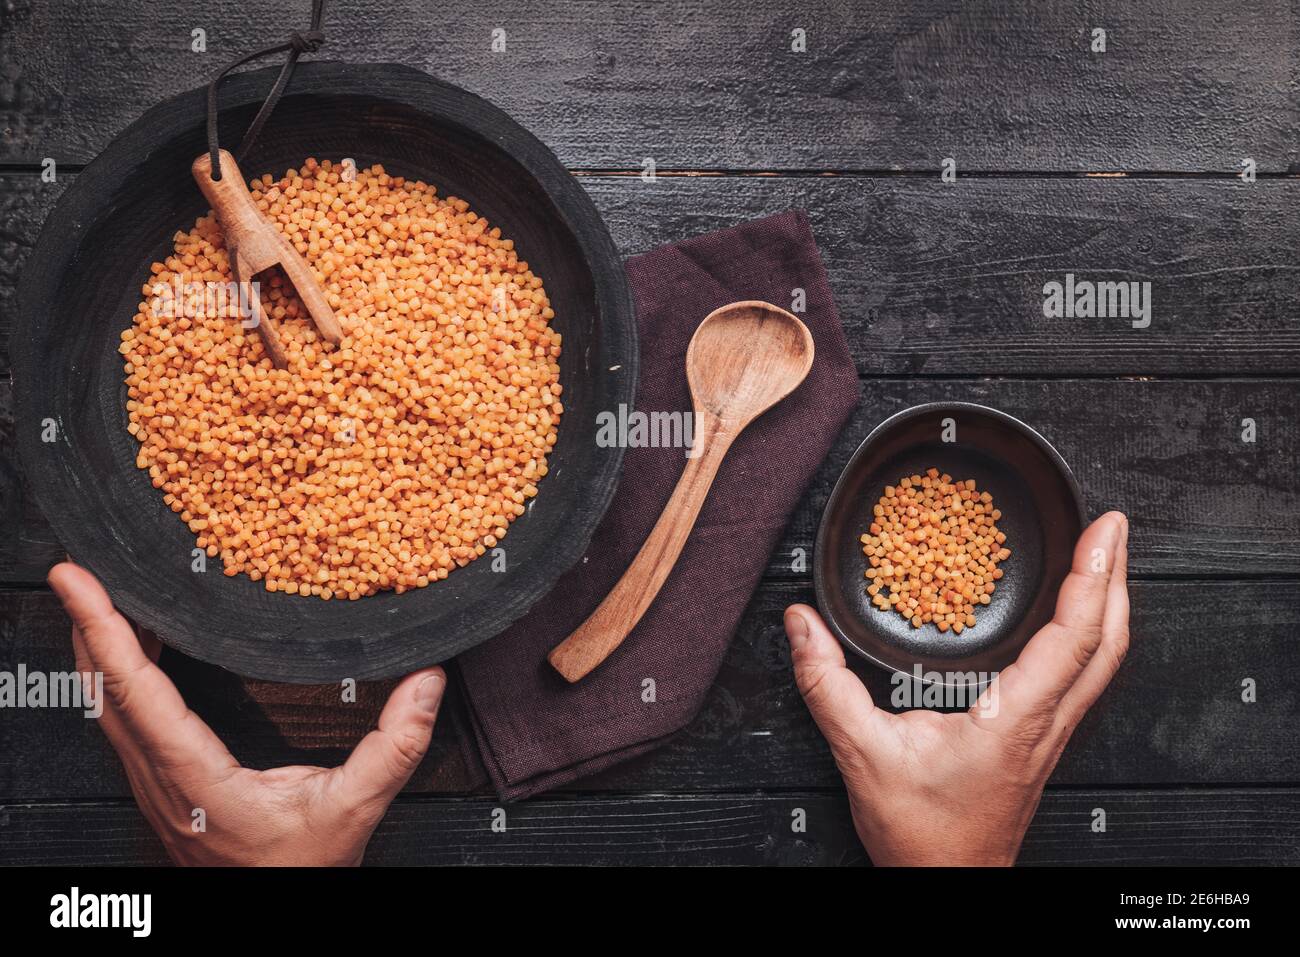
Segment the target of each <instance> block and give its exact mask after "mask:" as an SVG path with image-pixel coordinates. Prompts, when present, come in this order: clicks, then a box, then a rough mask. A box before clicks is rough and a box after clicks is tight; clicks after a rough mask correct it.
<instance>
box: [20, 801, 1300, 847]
mask: <svg viewBox="0 0 1300 957" xmlns="http://www.w3.org/2000/svg"><path fill="white" fill-rule="evenodd" d="M497 806H498V805H497V804H496V802H494V801H491V800H476V801H456V800H437V799H409V798H408V799H399V800H398V801H397V802H395V803H394V804H393V805H392V806H391V807H390V808H389V810H388V815H387V817H385V818H384V820H383V821H382V822H381V823H380V825H379V828H378V829H377V830H376V831H375V836H374V838H373V839H372V840H371V842H370V845H369V847H368V849H367V851H366V857H365V863H366V864H369V865H454V864H459V865H485V864H514V865H518V864H552V865H554V864H567V865H588V866H592V865H613V864H619V865H626V864H639V865H701V864H710V865H741V864H751V865H752V864H763V865H783V866H789V865H804V866H808V865H819V866H834V865H855V864H857V865H861V864H866V863H869V862H868V859H867V856H866V854H865V852H864V851H863V849H862V846H861V845H860V844H859V843H858V840H857V836H856V835H855V834H854V832H853V825H852V820H851V818H850V817H849V810H848V804H847V802H846V801H845V800H844V798H843V796H842V795H835V794H826V793H822V792H812V793H809V792H792V793H789V794H763V793H748V794H743V793H742V794H735V795H724V796H715V795H676V796H671V795H644V796H634V797H619V796H608V797H574V798H572V799H569V800H564V799H559V800H538V801H528V802H526V803H524V804H519V805H514V806H510V807H507V808H506V809H505V810H506V825H507V826H506V830H505V832H504V833H500V832H493V831H492V829H491V820H492V813H493V810H494V808H496V807H497ZM1096 808H1103V809H1105V811H1106V817H1107V830H1106V832H1105V833H1104V834H1095V833H1093V832H1092V830H1091V829H1090V824H1091V821H1092V818H1093V811H1094V809H1096ZM799 810H802V811H803V814H804V817H805V819H806V821H807V830H806V831H804V832H801V833H795V832H793V830H792V828H791V822H792V820H793V816H794V814H795V812H796V811H799ZM1298 848H1300V791H1295V790H1279V791H1268V790H1255V791H1243V790H1236V789H1232V790H1210V791H1181V790H1180V791H1143V790H1135V789H1126V790H1117V791H1102V792H1098V791H1066V792H1061V791H1057V792H1051V791H1049V792H1048V793H1047V794H1046V795H1044V797H1043V802H1042V804H1041V805H1040V806H1039V809H1038V813H1037V815H1036V816H1035V818H1034V821H1033V823H1032V824H1031V825H1030V827H1029V833H1028V834H1027V835H1026V837H1025V843H1024V846H1023V847H1022V849H1021V854H1020V863H1021V864H1022V865H1030V866H1032V865H1045V864H1054V865H1084V864H1133V863H1142V864H1183V865H1188V864H1222V865H1247V864H1254V865H1261V864H1262V865H1270V864H1271V865H1279V864H1291V865H1294V864H1296V863H1297V862H1300V851H1298V850H1297V849H1298ZM166 860H167V859H166V856H165V854H164V853H163V850H162V845H161V844H159V843H158V840H157V838H155V837H154V836H153V833H152V832H151V831H150V830H149V828H148V825H147V824H146V823H145V821H144V818H143V817H142V816H141V815H140V813H139V811H137V810H136V809H135V807H134V806H132V805H129V804H126V803H121V802H117V803H105V802H97V803H93V804H72V805H69V804H45V805H17V804H10V805H0V864H5V865H14V864H164V863H166Z"/></svg>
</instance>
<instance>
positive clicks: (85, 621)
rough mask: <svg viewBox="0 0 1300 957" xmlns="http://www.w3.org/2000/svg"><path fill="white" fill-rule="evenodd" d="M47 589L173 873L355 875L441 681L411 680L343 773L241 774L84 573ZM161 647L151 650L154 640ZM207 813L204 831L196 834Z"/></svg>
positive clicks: (74, 570) (428, 726) (420, 743)
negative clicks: (301, 869) (313, 870)
mask: <svg viewBox="0 0 1300 957" xmlns="http://www.w3.org/2000/svg"><path fill="white" fill-rule="evenodd" d="M49 582H50V586H51V587H52V588H53V589H54V591H55V593H56V594H57V595H58V596H59V600H60V601H62V602H63V607H64V609H65V610H66V611H67V612H68V614H69V615H70V616H71V618H72V644H73V648H74V649H75V651H76V655H77V670H78V671H81V672H83V673H84V672H100V673H102V674H103V676H104V712H103V714H102V715H101V716H100V718H99V723H100V726H101V727H102V728H103V729H104V733H105V734H106V735H108V740H109V741H110V743H112V745H113V747H114V749H116V751H117V753H118V756H119V757H120V758H121V759H122V763H123V765H125V767H126V776H127V779H128V780H129V781H130V784H131V791H132V793H134V795H135V799H136V803H137V804H139V805H140V810H141V811H143V812H144V816H145V817H146V818H147V819H148V821H149V823H150V824H151V825H152V826H153V829H154V830H155V831H156V832H157V833H158V836H159V837H160V838H162V842H163V844H164V846H165V847H166V848H167V853H168V854H169V855H170V856H171V858H172V860H173V861H175V862H176V863H177V864H206V865H219V864H220V865H231V864H234V865H240V864H277V865H280V864H283V865H290V864H292V865H340V864H345V865H353V864H359V863H361V856H362V854H363V853H364V851H365V848H366V842H367V841H368V840H369V839H370V835H371V833H373V831H374V829H375V826H376V825H377V824H378V823H379V821H380V819H381V818H382V817H383V816H384V812H385V811H387V809H388V805H389V802H391V801H392V800H393V798H394V797H395V796H396V795H397V792H398V791H400V790H401V789H402V786H403V785H404V784H405V783H406V782H407V780H408V779H409V778H410V776H411V773H412V772H413V771H414V770H415V768H416V766H417V765H418V764H419V763H420V759H421V758H423V757H424V752H425V750H426V749H427V748H428V746H429V738H430V736H431V735H432V733H433V725H434V721H435V720H436V718H437V715H438V707H439V705H440V704H441V702H442V693H443V690H444V689H445V688H446V686H447V677H446V675H445V674H444V673H443V671H442V669H441V668H429V669H426V670H424V671H417V672H415V673H414V674H411V675H408V676H407V677H406V678H405V679H404V680H402V681H401V682H400V683H399V684H398V686H397V687H396V688H394V689H393V693H392V694H391V695H390V696H389V698H388V703H387V704H386V705H385V706H384V710H383V713H382V714H380V716H379V727H378V729H377V730H375V731H371V732H370V734H368V735H367V736H366V737H365V738H363V739H362V741H361V743H360V744H358V745H357V747H356V749H355V750H354V751H353V752H352V755H351V756H350V757H349V758H348V760H347V762H346V763H345V764H343V765H342V766H341V767H338V768H333V769H328V768H315V767H305V766H295V767H284V768H274V769H272V770H268V771H254V770H251V769H249V768H244V767H241V766H240V764H239V762H238V761H236V760H235V759H234V757H233V756H232V755H231V754H230V752H229V751H228V750H226V746H225V745H224V744H222V743H221V741H220V739H219V738H217V736H216V735H215V734H213V732H212V729H211V728H209V727H208V726H207V725H206V724H205V723H204V722H203V720H202V719H201V718H200V717H199V716H198V715H196V714H195V713H194V712H193V711H191V710H189V708H187V707H186V706H185V701H184V700H183V699H182V698H181V695H180V692H178V691H177V690H176V686H175V685H174V684H172V682H171V679H170V678H168V677H167V676H166V675H165V674H164V673H163V671H162V669H161V668H159V667H158V666H157V665H156V664H154V662H153V661H152V660H151V657H156V647H155V649H154V654H153V655H152V656H151V655H150V654H147V653H146V651H145V649H144V648H143V647H142V646H141V642H140V640H139V639H137V637H136V635H135V632H134V630H133V629H132V627H131V625H130V623H128V622H127V620H126V619H125V618H123V617H122V616H121V615H120V614H118V613H117V611H116V610H115V609H114V608H113V603H112V602H111V601H110V600H109V597H108V594H107V593H106V592H105V591H104V589H103V587H102V586H101V585H100V584H99V582H98V581H96V580H95V578H94V576H92V575H91V574H90V573H89V572H87V571H86V570H85V569H83V568H80V567H78V566H77V565H73V564H71V563H68V562H65V563H63V564H60V565H56V566H55V567H54V568H53V569H52V570H51V571H50V575H49ZM154 641H155V642H156V639H154ZM198 811H202V819H203V822H204V825H205V829H203V830H196V828H195V822H196V813H197V812H198Z"/></svg>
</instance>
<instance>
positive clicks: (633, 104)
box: [0, 0, 1298, 171]
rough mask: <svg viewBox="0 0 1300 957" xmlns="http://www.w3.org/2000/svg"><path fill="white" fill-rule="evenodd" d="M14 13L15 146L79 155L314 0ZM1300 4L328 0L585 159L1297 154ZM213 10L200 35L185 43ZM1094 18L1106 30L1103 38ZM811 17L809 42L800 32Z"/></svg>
mask: <svg viewBox="0 0 1300 957" xmlns="http://www.w3.org/2000/svg"><path fill="white" fill-rule="evenodd" d="M0 15H2V16H3V21H0V38H2V39H0V75H3V76H4V78H5V81H4V83H3V85H0V111H3V114H4V117H5V122H6V125H7V126H8V127H9V129H10V130H11V131H12V132H11V133H10V135H7V136H6V137H5V138H4V140H3V141H2V142H3V145H2V146H0V160H5V161H9V162H20V163H34V162H40V160H41V158H42V157H45V156H54V157H57V158H58V159H59V160H60V161H61V162H65V163H77V162H86V161H87V160H89V159H90V158H91V157H93V156H94V155H95V154H96V153H97V152H98V151H99V150H101V149H102V148H103V147H104V145H105V144H106V143H107V141H108V140H109V139H110V138H111V137H112V136H113V135H114V134H115V133H116V132H117V131H118V130H120V129H122V128H123V127H124V126H125V125H126V124H127V123H128V122H129V121H130V120H132V119H134V118H135V117H136V116H138V115H139V113H140V112H141V110H142V106H143V105H145V104H150V103H153V102H156V101H157V100H158V99H160V98H161V97H165V96H169V95H171V94H173V93H176V92H179V91H181V90H183V89H186V88H188V87H191V86H194V85H196V84H197V83H200V82H206V81H207V80H208V79H209V78H210V77H211V76H212V75H213V74H214V73H216V72H217V70H219V69H220V68H221V66H223V65H224V64H225V63H227V62H229V61H230V60H232V59H234V58H235V57H237V56H241V55H244V54H247V53H249V52H250V51H252V50H256V49H260V48H262V47H264V46H266V45H267V44H268V43H270V42H272V41H273V40H275V39H279V38H282V37H284V36H285V35H287V33H288V31H289V30H291V29H302V28H304V27H305V26H306V15H307V11H306V7H305V6H304V5H303V4H302V3H301V2H298V0H265V2H262V3H258V4H255V5H247V4H244V5H232V4H230V3H228V2H223V0H200V2H196V3H188V4H183V5H172V4H164V3H137V4H132V3H121V2H119V3H107V2H96V3H75V4H72V3H58V4H48V3H39V2H32V0H17V2H11V3H7V4H5V5H4V8H3V14H0ZM1295 24H1296V8H1295V4H1294V3H1293V2H1290V0H1270V2H1264V3H1258V4H1250V5H1246V6H1238V7H1235V8H1233V10H1232V13H1231V16H1227V15H1225V13H1224V11H1223V9H1222V7H1221V5H1220V4H1218V3H1216V2H1215V0H1189V2H1185V3H1182V4H1180V5H1179V8H1178V13H1177V15H1176V16H1164V15H1153V14H1152V13H1151V12H1150V11H1148V10H1144V9H1142V8H1141V7H1138V6H1134V5H1131V4H1125V3H1123V2H1120V0H1082V2H1076V3H1063V2H1050V3H1041V2H1034V0H1013V2H1003V3H988V4H985V3H978V4H975V3H964V2H961V0H924V2H916V3H910V4H906V5H898V4H891V3H887V2H881V0H873V2H865V3H852V4H849V3H841V2H837V0H816V2H812V3H805V4H801V5H800V6H799V7H798V8H791V7H789V5H788V4H783V3H781V2H779V0H752V2H750V3H746V4H745V5H744V6H743V7H740V6H735V5H729V4H698V3H694V2H690V0H670V2H665V3H655V4H644V3H641V2H638V0H613V2H609V3H604V4H601V5H599V6H593V5H590V4H587V3H572V2H571V3H563V4H545V5H533V4H529V3H527V2H525V0H506V2H504V3H495V4H492V5H491V6H486V7H485V6H481V5H475V4H470V3H467V2H459V3H454V4H450V5H445V6H442V7H439V8H438V10H437V15H436V16H435V17H431V15H430V10H429V8H428V5H427V4H426V3H423V2H422V0H354V2H352V3H349V4H347V5H346V6H345V5H343V4H338V5H334V6H333V7H331V8H330V9H329V11H328V12H327V17H326V22H325V33H326V36H327V38H328V41H327V45H326V46H325V48H324V49H323V50H322V51H321V54H320V55H321V56H327V57H329V58H332V59H346V60H350V61H353V62H367V61H369V62H375V61H389V60H395V61H399V62H403V63H407V64H409V65H412V66H416V67H419V68H422V69H425V70H428V71H430V72H432V73H434V74H435V75H437V76H439V77H440V78H442V79H445V80H448V81H450V82H452V83H456V84H458V85H461V86H464V87H466V88H467V89H469V90H471V91H473V92H476V93H479V94H481V95H483V96H486V97H487V98H489V99H491V100H493V101H495V102H496V103H497V104H498V105H499V106H501V107H502V108H504V109H505V110H507V111H508V112H510V113H512V114H513V115H514V116H516V117H517V118H518V119H520V120H521V121H522V122H524V123H525V124H527V125H528V126H529V127H530V128H531V129H532V130H533V131H534V132H536V133H537V134H538V135H539V136H540V137H541V138H542V139H543V140H544V141H546V142H547V143H548V144H549V145H550V146H551V147H552V148H553V149H555V150H556V151H557V152H558V153H559V154H560V156H561V158H562V159H563V160H564V162H565V163H566V164H568V165H570V166H574V167H583V168H606V167H613V168H620V169H629V168H631V169H639V168H640V167H641V165H642V162H643V159H644V158H645V157H647V156H649V157H654V159H655V162H656V163H657V164H658V166H659V167H660V168H669V167H673V168H679V169H696V168H723V169H731V168H746V169H790V168H797V169H808V168H815V169H844V168H852V169H860V168H868V169H897V168H907V169H937V168H938V166H939V163H940V160H941V159H942V158H943V157H945V156H952V157H955V158H956V159H957V161H958V163H959V165H960V168H963V169H970V170H975V169H993V170H1062V169H1064V170H1112V169H1156V170H1207V169H1213V170H1224V171H1228V170H1236V169H1238V168H1239V166H1238V163H1239V162H1240V160H1241V159H1242V158H1243V157H1246V156H1250V157H1253V158H1254V159H1255V160H1256V161H1257V162H1258V163H1259V164H1260V168H1261V169H1264V170H1284V169H1287V168H1288V167H1290V166H1292V165H1293V164H1294V163H1295V162H1296V158H1297V144H1296V140H1295V137H1294V135H1293V134H1294V130H1295V128H1296V125H1297V104H1296V99H1295V96H1294V92H1295V87H1296V82H1297V72H1298V68H1297V62H1298V61H1297V54H1296V45H1295V43H1294V28H1295ZM195 28H202V29H204V30H205V31H206V34H207V52H206V53H194V52H191V49H190V46H191V31H192V30H194V29H195ZM498 28H499V29H503V30H505V31H506V49H505V52H502V53H496V54H494V53H492V52H491V43H492V30H493V29H498ZM1096 28H1102V29H1105V30H1106V32H1107V50H1106V52H1105V53H1093V52H1092V51H1091V50H1090V45H1091V41H1092V31H1093V30H1094V29H1096ZM795 29H802V30H804V31H805V32H806V38H807V52H806V53H802V54H799V53H793V52H791V43H792V31H793V30H795ZM88 56H90V57H93V61H94V64H95V69H93V70H90V69H86V59H87V57H88ZM105 77H112V82H104V78H105ZM290 93H292V88H291V89H290ZM228 135H233V133H231V134H228Z"/></svg>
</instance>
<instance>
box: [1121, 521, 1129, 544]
mask: <svg viewBox="0 0 1300 957" xmlns="http://www.w3.org/2000/svg"><path fill="white" fill-rule="evenodd" d="M1119 540H1120V544H1121V545H1127V544H1128V516H1127V515H1125V516H1124V524H1123V527H1122V530H1121V531H1120V533H1119Z"/></svg>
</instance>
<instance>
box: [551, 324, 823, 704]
mask: <svg viewBox="0 0 1300 957" xmlns="http://www.w3.org/2000/svg"><path fill="white" fill-rule="evenodd" d="M812 361H813V340H812V335H811V334H810V333H809V332H808V327H807V326H805V325H804V324H803V323H802V322H800V321H799V320H798V319H796V318H795V317H794V316H792V315H790V313H788V312H786V311H785V310H784V309H779V308H777V307H776V306H773V305H771V304H770V303H766V302H755V301H747V302H733V303H731V305H728V306H723V307H722V308H721V309H716V310H714V311H713V312H711V313H709V314H708V315H707V316H706V317H705V318H704V321H703V322H702V323H700V327H699V328H698V329H696V330H695V335H694V336H692V337H691V344H690V346H689V347H688V348H687V350H686V378H687V381H688V382H689V383H690V387H691V400H692V403H693V405H694V407H695V443H694V445H693V446H692V450H691V457H690V458H689V459H688V460H687V462H686V469H685V471H683V472H682V477H681V479H679V480H678V482H677V488H676V489H675V490H674V491H673V495H672V498H670V499H669V500H668V504H667V506H666V507H665V508H664V512H663V514H662V515H660V516H659V521H658V522H656V523H655V527H654V529H653V531H651V532H650V537H649V538H648V539H646V542H645V544H644V545H642V546H641V551H639V552H638V553H637V556H636V558H635V559H633V561H632V564H631V566H630V567H629V568H628V570H627V571H626V572H624V574H623V577H622V578H621V579H619V582H618V584H617V585H615V586H614V590H613V591H611V592H610V593H609V594H608V595H606V596H605V600H604V601H602V602H601V603H600V607H599V608H597V609H596V610H595V611H594V612H592V614H591V617H589V618H588V619H587V620H586V621H584V622H583V623H582V624H581V625H580V626H579V627H578V630H577V631H575V632H574V633H573V634H571V635H570V636H569V637H568V638H566V639H565V640H564V641H562V642H561V643H560V644H558V645H556V646H555V648H553V649H552V650H551V653H550V655H549V656H548V660H549V661H550V662H551V664H552V665H553V666H554V668H555V670H556V671H558V672H559V673H560V674H562V675H563V676H564V677H565V678H566V679H567V680H569V681H577V680H578V679H579V678H581V677H583V676H584V675H586V674H587V673H588V672H590V671H591V669H593V668H595V667H596V666H597V665H598V664H600V663H601V662H602V661H604V660H605V659H606V658H607V657H608V656H609V654H610V652H612V651H613V650H614V649H615V648H617V647H618V646H619V645H620V644H622V643H623V639H624V638H626V637H627V636H628V634H629V633H630V632H631V631H632V629H633V628H635V627H636V624H637V622H638V621H640V620H641V616H642V615H643V614H645V611H646V609H647V608H649V607H650V603H651V602H653V601H654V599H655V596H656V595H657V594H659V589H660V588H661V587H662V586H663V583H664V581H665V580H666V579H667V578H668V573H669V572H671V571H672V568H673V565H674V564H676V562H677V556H678V555H679V554H681V550H682V546H683V545H685V544H686V538H687V536H688V535H690V533H691V529H692V528H693V527H694V525H695V519H696V518H697V517H698V516H699V514H700V508H701V506H703V505H704V498H705V496H706V495H708V493H709V486H710V485H712V484H713V477H714V476H715V475H717V472H718V466H719V465H721V464H722V459H723V457H724V456H725V455H726V454H727V450H728V449H729V448H731V443H732V442H734V441H735V439H736V436H738V435H739V434H740V433H741V431H742V430H743V429H744V428H745V426H747V425H749V423H751V422H753V421H754V420H755V419H756V418H758V417H759V416H760V415H762V414H763V413H764V412H766V411H767V410H768V409H770V408H771V407H772V406H774V405H775V404H776V403H778V402H780V401H781V400H782V399H784V398H785V397H786V396H787V395H789V394H790V393H791V392H793V391H794V390H795V388H796V387H797V386H798V385H799V383H801V382H802V381H803V380H804V377H805V376H807V375H808V370H809V369H810V368H812ZM723 573H725V569H724V570H723Z"/></svg>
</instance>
